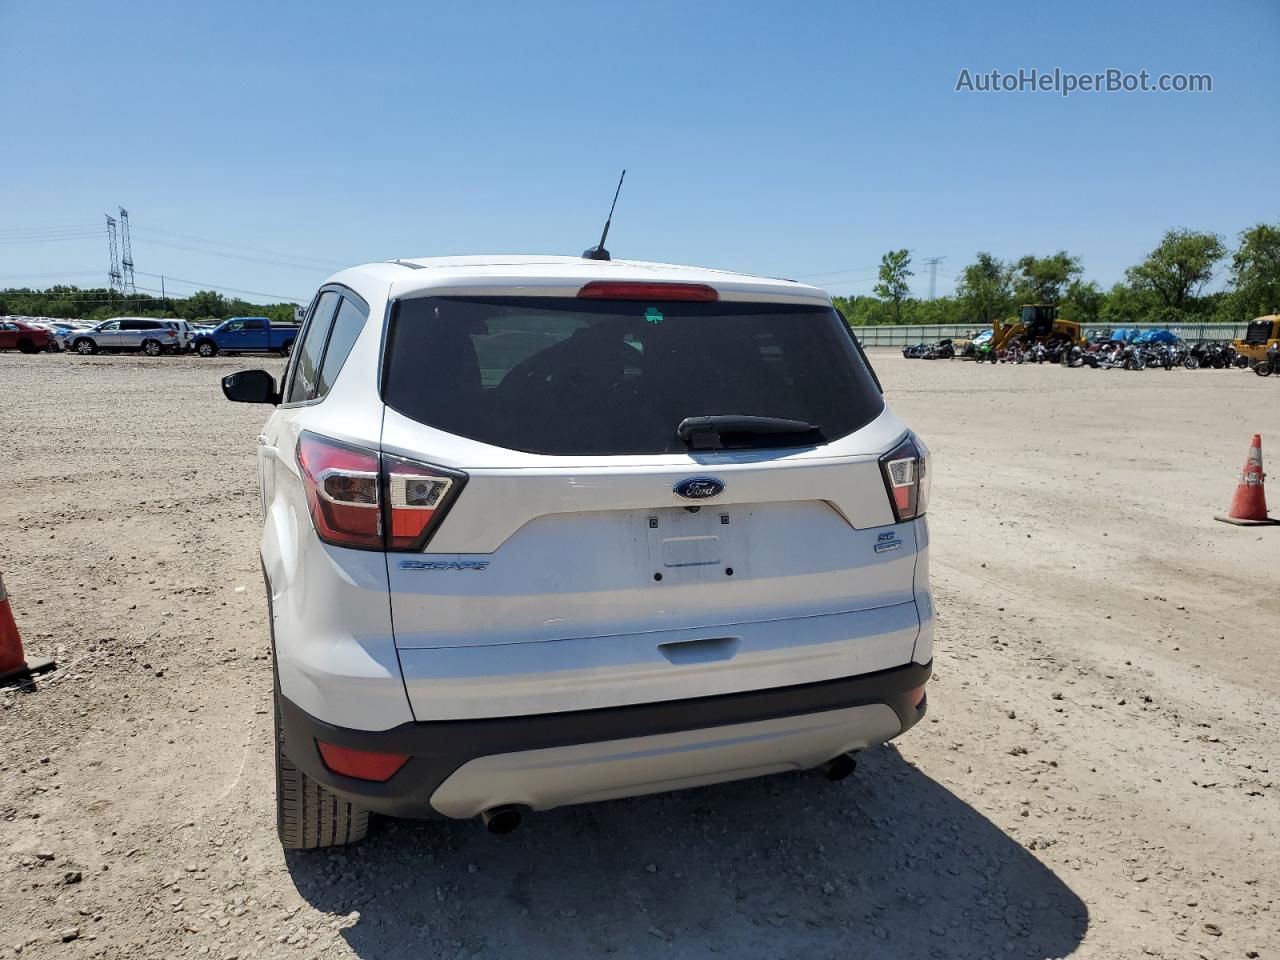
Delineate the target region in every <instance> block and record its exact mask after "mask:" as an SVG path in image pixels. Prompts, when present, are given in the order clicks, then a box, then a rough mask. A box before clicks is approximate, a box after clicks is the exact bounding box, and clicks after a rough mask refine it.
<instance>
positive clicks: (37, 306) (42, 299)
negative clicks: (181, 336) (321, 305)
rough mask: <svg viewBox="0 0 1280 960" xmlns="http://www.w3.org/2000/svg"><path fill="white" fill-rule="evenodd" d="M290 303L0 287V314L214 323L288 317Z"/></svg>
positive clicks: (209, 293)
mask: <svg viewBox="0 0 1280 960" xmlns="http://www.w3.org/2000/svg"><path fill="white" fill-rule="evenodd" d="M293 308H294V304H292V303H272V304H267V305H265V306H264V305H263V304H260V303H249V302H248V301H247V300H240V299H238V298H236V297H224V296H223V295H222V294H220V293H218V292H217V291H214V290H198V291H196V292H195V293H193V294H191V296H189V297H155V296H150V295H148V294H137V295H134V296H125V295H124V294H122V293H119V292H118V291H116V290H112V289H110V288H109V287H75V286H68V285H58V286H54V287H50V288H48V289H47V290H32V289H29V288H25V287H24V288H11V289H8V290H0V316H4V315H10V316H20V317H58V318H63V319H83V320H90V321H92V322H95V323H96V322H98V321H101V320H106V319H108V318H109V317H122V316H123V317H154V318H156V319H160V320H192V321H197V322H202V323H217V322H220V321H222V320H225V319H226V318H227V317H269V318H270V319H271V320H273V321H274V322H276V323H283V322H286V321H292V320H293V316H294V313H293Z"/></svg>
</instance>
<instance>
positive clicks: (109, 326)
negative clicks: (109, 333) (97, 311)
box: [102, 320, 120, 330]
mask: <svg viewBox="0 0 1280 960" xmlns="http://www.w3.org/2000/svg"><path fill="white" fill-rule="evenodd" d="M102 329H103V330H119V329H120V321H119V320H112V321H111V322H110V323H104V324H103V325H102Z"/></svg>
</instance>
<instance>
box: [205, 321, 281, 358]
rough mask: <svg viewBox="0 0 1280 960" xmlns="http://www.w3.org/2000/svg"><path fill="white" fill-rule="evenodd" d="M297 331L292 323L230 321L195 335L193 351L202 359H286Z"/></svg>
mask: <svg viewBox="0 0 1280 960" xmlns="http://www.w3.org/2000/svg"><path fill="white" fill-rule="evenodd" d="M297 336H298V327H297V326H296V325H295V324H291V323H272V322H271V321H270V320H269V319H268V318H266V317H232V318H231V319H229V320H224V321H223V322H222V323H220V324H218V325H217V326H216V327H214V328H213V329H212V330H209V331H205V332H202V333H198V334H197V335H196V337H195V341H194V342H195V351H196V353H198V354H200V356H202V357H216V356H217V355H218V354H220V353H279V354H281V355H282V356H288V355H289V351H290V350H292V349H293V341H294V340H295V339H296V338H297Z"/></svg>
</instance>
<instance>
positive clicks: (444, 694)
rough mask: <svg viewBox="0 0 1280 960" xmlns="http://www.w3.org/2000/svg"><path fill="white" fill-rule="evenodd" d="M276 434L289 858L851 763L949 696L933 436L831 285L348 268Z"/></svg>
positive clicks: (538, 268)
mask: <svg viewBox="0 0 1280 960" xmlns="http://www.w3.org/2000/svg"><path fill="white" fill-rule="evenodd" d="M222 387H223V391H224V393H225V394H226V396H227V397H228V399H231V400H236V401H242V402H253V403H266V404H274V405H275V410H274V412H273V413H272V414H271V416H270V418H269V419H268V421H267V423H266V426H265V427H264V428H263V432H262V435H261V436H260V437H259V438H258V443H259V447H258V450H259V466H260V478H261V484H262V497H263V504H264V511H265V521H264V525H263V530H262V539H261V555H262V563H263V571H264V576H265V579H266V588H267V597H268V603H269V605H270V607H271V615H270V617H269V622H270V624H271V629H272V643H273V650H274V667H275V678H276V684H275V706H276V731H277V735H276V738H275V741H276V742H275V751H276V765H277V766H276V769H277V771H278V779H277V785H278V805H277V806H278V817H279V819H278V829H279V834H280V838H281V840H282V842H283V843H284V845H285V846H286V847H322V846H328V845H331V844H343V843H348V842H350V841H354V840H358V839H360V838H361V837H362V836H364V834H365V831H366V829H367V825H368V816H369V812H370V811H374V812H378V813H383V814H390V815H394V816H428V815H435V816H446V817H455V818H469V817H475V816H477V815H478V816H480V817H481V818H482V819H483V820H484V822H485V823H486V825H487V827H488V829H489V830H490V831H491V832H494V833H502V832H506V831H508V830H511V829H513V828H514V827H515V826H516V825H518V824H519V822H520V820H521V817H522V815H523V814H524V813H525V812H526V811H528V810H544V809H549V808H552V807H557V806H560V805H563V804H572V803H580V802H585V801H590V800H597V799H604V798H611V797H623V796H631V795H636V794H643V793H652V792H658V791H665V790H673V789H683V788H685V787H693V786H698V785H702V784H709V783H716V782H720V781H726V780H734V779H739V778H743V777H752V776H757V775H761V774H766V773H773V772H778V771H784V770H800V769H807V768H817V767H822V768H824V769H825V770H826V772H827V775H828V776H829V777H831V778H832V779H837V778H839V777H841V776H844V775H846V774H848V773H849V772H851V771H852V769H853V766H854V763H853V760H852V757H853V755H854V754H856V753H857V752H858V751H860V750H863V749H865V748H867V747H869V746H872V745H874V744H879V743H882V742H884V741H886V740H889V739H891V738H893V737H896V736H898V735H899V734H901V733H903V732H904V731H905V730H907V729H908V728H910V727H911V726H912V725H913V724H915V723H916V722H917V721H918V720H919V719H920V718H921V717H922V716H923V714H924V711H925V706H926V701H925V684H926V681H927V680H928V678H929V676H930V672H931V664H932V637H933V622H934V613H933V603H932V600H931V598H930V592H929V582H928V574H927V568H928V562H927V555H928V551H927V547H928V542H929V535H928V528H927V526H926V524H925V520H924V513H925V507H926V504H927V499H928V475H929V474H928V469H927V464H928V451H927V450H926V448H925V446H924V444H923V443H922V442H921V441H920V439H919V438H918V437H916V436H915V434H913V433H912V432H911V431H910V430H909V429H908V428H907V426H906V425H905V424H904V423H903V422H902V421H901V420H900V419H898V417H897V416H895V415H894V414H893V413H892V412H891V411H890V410H889V408H888V407H887V406H886V404H885V399H884V396H883V395H882V392H881V389H880V386H879V383H878V381H877V380H876V377H875V374H874V373H873V372H872V369H871V366H870V364H869V362H868V360H867V358H866V355H865V354H864V353H863V351H862V349H861V348H860V347H859V345H858V344H857V341H856V340H855V339H854V338H853V336H852V335H851V334H850V332H849V328H848V327H847V326H846V325H845V324H844V322H843V321H842V319H841V317H840V314H838V313H837V312H836V311H835V309H834V308H833V307H832V304H831V299H830V297H829V296H828V295H827V294H826V293H824V292H823V291H821V290H818V289H816V288H814V287H810V286H806V285H803V284H799V283H795V282H792V281H784V280H773V279H765V278H761V277H752V276H743V275H739V274H732V273H724V272H720V271H712V270H700V269H696V268H692V267H676V266H666V265H661V264H647V263H646V264H638V263H630V262H619V261H613V262H601V261H599V260H593V259H578V258H574V257H537V258H529V257H524V258H522V257H483V258H478V257H477V258H442V259H431V260H412V261H397V262H394V263H377V264H368V265H365V266H361V267H356V268H353V269H350V270H346V271H343V272H342V273H339V274H337V275H336V276H334V277H333V278H332V279H331V280H330V281H329V282H328V283H326V284H325V285H324V286H323V287H322V288H321V291H320V293H319V294H318V295H317V297H316V299H315V301H314V302H313V303H312V305H311V307H310V310H309V312H308V316H307V318H306V321H305V325H304V326H303V327H302V333H301V338H300V340H299V344H298V347H297V349H295V350H294V353H293V357H292V359H291V361H290V363H289V365H288V368H287V371H286V373H285V375H284V377H283V380H282V382H281V383H280V384H279V385H277V384H276V382H275V380H274V378H273V377H272V376H271V375H270V374H269V373H267V372H265V371H262V370H249V371H242V372H238V373H234V374H231V375H229V376H227V377H225V378H224V379H223V381H222Z"/></svg>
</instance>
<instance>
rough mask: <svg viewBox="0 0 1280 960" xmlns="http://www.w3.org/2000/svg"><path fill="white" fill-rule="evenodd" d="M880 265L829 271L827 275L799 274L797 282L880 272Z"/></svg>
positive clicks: (796, 276) (796, 277)
mask: <svg viewBox="0 0 1280 960" xmlns="http://www.w3.org/2000/svg"><path fill="white" fill-rule="evenodd" d="M879 269H880V265H879V264H876V265H875V266H873V267H850V268H849V269H848V270H828V271H827V272H826V273H797V274H796V275H795V279H796V280H804V279H805V278H807V277H834V276H838V275H842V274H846V273H866V272H867V271H868V270H879Z"/></svg>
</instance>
